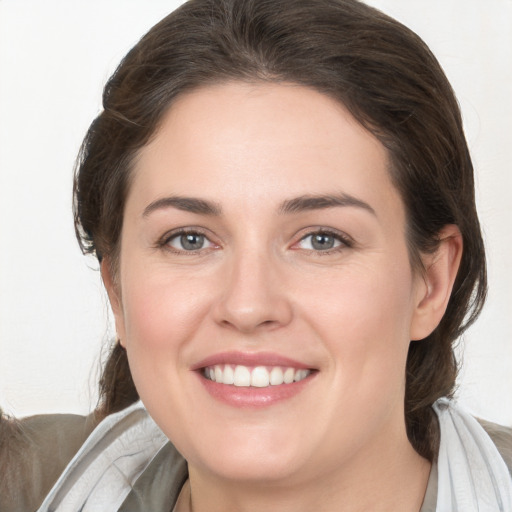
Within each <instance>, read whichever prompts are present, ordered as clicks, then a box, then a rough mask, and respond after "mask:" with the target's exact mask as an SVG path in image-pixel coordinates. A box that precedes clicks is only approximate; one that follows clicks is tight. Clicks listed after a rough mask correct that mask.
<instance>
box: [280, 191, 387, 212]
mask: <svg viewBox="0 0 512 512" xmlns="http://www.w3.org/2000/svg"><path fill="white" fill-rule="evenodd" d="M339 206H352V207H356V208H362V209H363V210H367V211H368V212H370V213H371V214H373V215H375V216H377V214H376V213H375V210H374V209H373V208H372V207H371V206H370V205H369V204H368V203H365V202H364V201H362V200H361V199H358V198H357V197H354V196H351V195H350V194H343V193H341V194H323V195H304V196H300V197H296V198H293V199H289V200H287V201H284V202H283V203H282V204H281V207H280V208H279V212H280V213H284V214H287V213H298V212H303V211H308V210H324V209H327V208H334V207H339Z"/></svg>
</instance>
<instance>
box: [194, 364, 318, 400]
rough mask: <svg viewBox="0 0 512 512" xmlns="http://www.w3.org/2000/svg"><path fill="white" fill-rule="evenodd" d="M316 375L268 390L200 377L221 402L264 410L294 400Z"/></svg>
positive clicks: (214, 396)
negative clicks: (221, 382) (220, 382)
mask: <svg viewBox="0 0 512 512" xmlns="http://www.w3.org/2000/svg"><path fill="white" fill-rule="evenodd" d="M315 374H316V372H315V373H311V374H310V375H308V376H307V377H306V378H305V379H303V380H300V381H299V382H292V383H290V384H281V385H279V386H268V387H266V388H257V387H243V386H240V387H239V386H233V385H227V384H219V383H218V382H214V381H213V380H210V379H207V378H205V377H204V376H203V375H201V373H198V376H199V379H200V381H201V383H202V384H203V386H204V387H205V389H206V391H208V393H209V394H210V395H211V396H212V397H213V398H215V399H216V400H219V401H220V402H223V403H225V404H228V405H231V406H233V407H239V408H263V407H269V406H271V405H274V404H277V403H280V402H283V401H284V400H289V399H290V398H293V397H294V396H296V395H297V394H299V393H300V392H301V391H303V390H304V388H305V387H307V386H308V385H309V384H310V382H311V381H312V380H313V378H314V376H315Z"/></svg>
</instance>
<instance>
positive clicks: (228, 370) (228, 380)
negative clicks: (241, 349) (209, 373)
mask: <svg viewBox="0 0 512 512" xmlns="http://www.w3.org/2000/svg"><path fill="white" fill-rule="evenodd" d="M217 382H222V384H234V383H235V372H234V371H233V368H232V367H231V366H230V365H229V364H227V365H226V366H225V367H224V375H223V379H222V381H220V380H218V381H217Z"/></svg>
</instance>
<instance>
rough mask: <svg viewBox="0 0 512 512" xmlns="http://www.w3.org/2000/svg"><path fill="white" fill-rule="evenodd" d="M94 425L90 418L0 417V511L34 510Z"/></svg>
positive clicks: (77, 416)
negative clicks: (19, 418)
mask: <svg viewBox="0 0 512 512" xmlns="http://www.w3.org/2000/svg"><path fill="white" fill-rule="evenodd" d="M95 424H96V421H95V420H94V417H93V416H92V415H91V416H79V415H74V414H49V415H38V416H31V417H28V418H24V419H22V420H16V419H13V418H9V417H6V416H2V415H0V510H2V511H5V512H9V511H18V510H19V511H21V510H24V511H26V510H34V509H36V508H37V507H38V506H39V504H40V503H41V501H42V500H43V498H44V496H45V495H46V494H47V493H48V491H49V490H50V489H51V487H52V486H53V484H54V483H55V482H56V481H57V479H58V477H59V475H60V474H61V473H62V471H63V470H64V468H65V467H66V465H67V464H68V462H69V461H70V460H71V459H72V458H73V456H74V455H75V453H76V452H77V451H78V449H79V448H80V446H81V445H82V443H83V442H84V441H85V439H86V438H87V437H88V435H89V434H90V433H91V431H92V430H93V428H94V426H95Z"/></svg>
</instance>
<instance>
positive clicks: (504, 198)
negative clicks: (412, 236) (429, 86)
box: [0, 0, 512, 425]
mask: <svg viewBox="0 0 512 512" xmlns="http://www.w3.org/2000/svg"><path fill="white" fill-rule="evenodd" d="M179 3H181V2H179V1H176V0H174V1H171V0H168V1H163V0H151V1H150V2H148V1H146V0H107V1H105V0H73V1H70V0H61V1H56V0H45V1H41V0H0V244H1V250H0V406H1V407H3V408H4V410H6V411H7V412H8V413H11V414H15V415H18V416H25V415H29V414H35V413H46V412H76V413H82V414H83V413H87V412H88V411H90V410H91V409H92V408H93V407H94V405H95V401H96V381H97V378H98V364H99V356H100V352H101V347H102V346H104V345H105V344H106V343H108V341H109V340H110V339H111V337H112V335H113V329H112V326H111V319H110V313H109V309H108V306H107V301H106V295H105V293H104V291H103V289H102V285H101V282H100V277H99V273H98V271H97V264H96V263H95V261H94V260H93V259H92V258H86V257H84V256H82V255H81V253H80V251H79V249H78V246H77V244H76V241H75V239H74V232H73V223H72V215H71V185H72V168H73V162H74V159H75V156H76V153H77V151H78V148H79V145H80V143H81V140H82V137H83V135H84V133H85V131H86V129H87V127H88V125H89V124H90V122H91V121H92V120H93V118H94V117H95V116H96V115H97V114H98V113H99V111H100V109H101V91H102V87H103V85H104V83H105V81H106V79H107V78H108V76H109V75H110V74H111V73H112V71H113V70H114V69H115V67H116V65H117V63H118V62H119V60H120V59H121V58H122V56H123V55H124V54H125V53H126V52H127V51H128V50H129V48H130V47H131V46H133V44H135V42H136V41H137V40H138V39H139V37H140V36H141V35H142V34H143V33H144V32H145V31H147V30H148V29H149V28H150V27H151V26H152V25H153V24H154V23H155V22H157V21H158V20H159V19H161V18H162V17H163V16H164V15H166V14H167V13H169V12H170V11H171V10H173V9H174V8H175V7H176V6H177V5H178V4H179ZM368 3H369V4H371V5H374V6H376V7H378V8H380V9H382V10H383V11H385V12H387V13H388V14H390V15H392V16H394V17H396V18H397V19H399V20H400V21H402V22H404V23H405V24H406V25H408V26H409V27H411V28H412V29H413V30H415V31H416V32H418V33H419V34H420V36H422V37H423V38H424V39H425V40H426V42H427V43H428V44H429V46H430V47H431V48H432V50H433V51H434V53H435V54H436V55H437V57H438V59H439V60H440V62H441V64H442V65H443V67H444V69H445V71H446V73H447V75H448V78H449V79H450V80H451V82H452V84H453V86H454V88H455V91H456V93H457V96H458V99H459V102H460V104H461V107H462V110H463V115H464V122H465V127H466V133H467V137H468V141H469V144H470V148H471V151H472V155H473V158H474V163H475V168H476V170H477V199H478V208H479V212H480V214H481V221H482V226H483V231H484V235H485V240H486V244H487V249H488V260H489V282H490V293H489V300H488V303H487V306H486V308H485V310H484V313H483V314H482V316H481V318H480V319H479V321H478V323H477V324H476V325H475V326H474V327H472V328H471V330H470V331H468V333H467V334H466V336H465V338H464V340H461V343H460V345H461V348H460V349H459V350H458V353H459V357H460V358H462V359H463V370H462V373H461V376H460V378H459V384H460V386H459V391H458V397H459V400H460V401H461V402H462V403H464V404H465V405H466V406H467V407H468V408H469V409H470V410H471V411H472V412H473V413H475V414H477V415H480V416H482V417H484V418H488V419H490V420H494V421H498V422H501V423H504V424H509V425H512V299H511V294H512V271H511V265H510V259H511V258H510V257H511V249H512V233H511V232H512V229H511V228H512V213H511V211H512V209H511V206H510V204H511V202H510V196H511V195H512V170H511V166H512V85H511V84H512V0H486V1H485V2H483V1H482V0H414V1H411V0H372V1H368Z"/></svg>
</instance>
